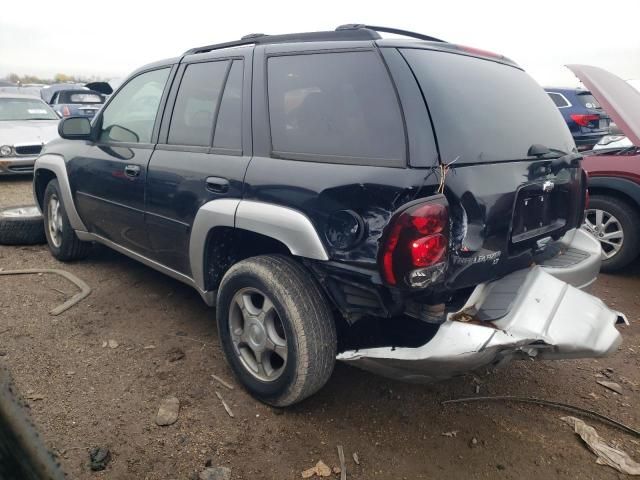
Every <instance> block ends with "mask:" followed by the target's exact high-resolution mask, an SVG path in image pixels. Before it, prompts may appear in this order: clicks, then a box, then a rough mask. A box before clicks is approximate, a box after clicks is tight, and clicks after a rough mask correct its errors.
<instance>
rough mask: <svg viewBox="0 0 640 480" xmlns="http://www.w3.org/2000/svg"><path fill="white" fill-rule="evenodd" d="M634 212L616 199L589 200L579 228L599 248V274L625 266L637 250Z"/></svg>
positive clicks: (596, 197) (599, 197) (639, 245)
mask: <svg viewBox="0 0 640 480" xmlns="http://www.w3.org/2000/svg"><path fill="white" fill-rule="evenodd" d="M639 222H640V217H639V215H638V212H637V211H636V210H635V209H634V208H633V207H632V206H631V205H629V204H627V203H626V202H624V201H622V200H619V199H618V198H614V197H610V196H605V195H594V196H592V197H591V198H590V200H589V208H588V209H587V211H586V215H585V222H584V225H583V228H584V229H585V230H586V231H588V232H589V233H591V234H592V235H593V236H594V237H596V239H597V240H598V241H599V242H600V245H601V246H602V271H603V272H614V271H617V270H620V269H622V268H624V267H626V266H627V265H628V264H629V263H631V262H632V261H633V260H634V259H635V258H636V257H637V256H638V253H639V250H640V238H639V237H638V228H639Z"/></svg>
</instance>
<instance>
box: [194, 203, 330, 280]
mask: <svg viewBox="0 0 640 480" xmlns="http://www.w3.org/2000/svg"><path fill="white" fill-rule="evenodd" d="M216 227H235V228H239V229H242V230H247V231H250V232H255V233H259V234H261V235H264V236H266V237H270V238H273V239H274V240H277V241H279V242H281V243H282V244H284V245H285V246H286V247H287V248H288V249H289V251H290V252H291V254H292V255H295V256H298V257H304V258H309V259H313V260H323V261H326V260H329V256H328V255H327V251H326V249H325V246H324V244H323V243H322V241H321V240H320V236H319V235H318V232H317V231H316V229H315V227H314V226H313V224H312V223H311V220H309V218H308V217H307V216H306V215H304V214H303V213H301V212H299V211H297V210H293V209H291V208H287V207H283V206H280V205H274V204H271V203H265V202H255V201H249V200H240V199H228V198H222V199H218V200H212V201H210V202H207V203H206V204H204V205H203V206H202V207H200V209H199V210H198V213H197V214H196V218H195V220H194V224H193V229H192V231H191V238H190V240H189V259H190V264H191V272H192V275H193V280H194V282H195V284H196V285H197V286H198V288H199V289H201V290H205V287H206V283H205V250H206V246H207V238H208V236H209V232H211V230H213V229H214V228H216Z"/></svg>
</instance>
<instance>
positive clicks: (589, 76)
mask: <svg viewBox="0 0 640 480" xmlns="http://www.w3.org/2000/svg"><path fill="white" fill-rule="evenodd" d="M568 68H569V69H570V70H571V71H572V72H573V73H574V74H575V75H576V76H577V77H578V78H579V79H580V80H581V81H582V83H584V85H585V86H586V87H587V88H588V89H589V90H590V91H591V93H592V95H593V96H594V97H595V98H596V99H597V100H598V102H599V103H600V105H602V107H603V108H604V110H605V111H606V112H607V113H608V114H609V116H610V117H611V118H612V119H613V120H614V121H615V123H616V125H617V126H618V128H619V129H620V130H622V132H623V133H624V134H625V135H626V136H627V138H628V139H629V140H631V143H632V144H633V145H632V146H630V147H629V146H627V147H618V148H612V149H602V150H595V151H592V152H587V153H585V154H584V160H583V161H582V167H583V168H584V170H585V171H586V172H587V173H588V174H589V193H590V201H589V207H588V209H587V212H586V219H585V225H584V228H585V229H586V230H588V231H589V232H591V233H592V234H593V235H594V236H595V237H596V238H597V239H598V240H599V241H600V244H601V245H602V271H604V272H613V271H617V270H620V269H621V268H624V267H625V266H627V265H629V264H630V263H631V262H632V261H633V260H635V259H636V257H638V254H639V253H640V92H638V90H636V89H635V88H633V87H632V86H631V85H629V83H627V82H626V81H624V80H622V79H621V78H619V77H617V76H615V75H613V74H612V73H610V72H607V71H606V70H603V69H601V68H597V67H590V66H586V65H568Z"/></svg>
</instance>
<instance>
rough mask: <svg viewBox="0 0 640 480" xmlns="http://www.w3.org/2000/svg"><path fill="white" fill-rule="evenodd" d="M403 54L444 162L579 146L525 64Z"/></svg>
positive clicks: (497, 158)
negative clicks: (524, 68) (536, 146)
mask: <svg viewBox="0 0 640 480" xmlns="http://www.w3.org/2000/svg"><path fill="white" fill-rule="evenodd" d="M402 54H403V55H404V57H405V58H406V59H407V61H408V62H409V65H410V66H411V68H412V69H413V71H414V73H415V75H416V77H417V79H418V82H419V83H420V87H421V88H422V91H423V93H424V96H425V99H426V101H427V105H428V106H429V111H430V113H431V117H432V120H433V125H434V127H435V132H436V136H437V139H438V145H439V148H440V155H441V158H442V161H443V162H445V163H449V162H452V161H453V160H456V159H457V162H458V163H488V162H501V161H508V160H521V159H527V158H530V157H529V156H528V151H529V148H530V147H531V145H534V144H542V145H545V146H547V147H549V148H550V149H557V150H561V151H563V152H570V151H571V150H573V148H574V142H573V138H572V137H571V134H570V132H569V129H568V128H567V126H566V124H565V122H564V120H563V118H562V115H561V114H560V112H559V111H558V109H557V108H556V106H555V105H554V103H553V102H552V101H551V99H550V98H549V97H548V96H547V94H546V93H545V91H544V90H543V89H542V88H541V87H540V86H539V85H538V84H537V83H536V82H535V81H534V80H533V79H532V78H531V77H530V76H529V75H527V74H526V73H525V72H523V71H522V70H520V69H519V68H516V67H512V66H509V65H505V64H502V63H499V62H496V61H491V60H484V59H480V58H477V57H471V56H467V55H460V54H452V53H445V52H437V51H432V50H421V49H402Z"/></svg>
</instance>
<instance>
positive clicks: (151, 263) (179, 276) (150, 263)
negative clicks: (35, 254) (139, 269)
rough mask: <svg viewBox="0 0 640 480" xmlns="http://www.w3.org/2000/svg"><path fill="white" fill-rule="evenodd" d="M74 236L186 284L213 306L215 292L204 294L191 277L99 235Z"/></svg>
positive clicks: (87, 233) (83, 233) (81, 234)
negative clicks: (113, 251)
mask: <svg viewBox="0 0 640 480" xmlns="http://www.w3.org/2000/svg"><path fill="white" fill-rule="evenodd" d="M76 235H78V238H79V239H80V240H82V241H85V242H97V243H101V244H103V245H105V246H107V247H109V248H112V249H113V250H115V251H116V252H120V253H122V254H123V255H126V256H127V257H130V258H133V259H134V260H137V261H139V262H140V263H143V264H144V265H146V266H147V267H151V268H153V269H154V270H157V271H159V272H161V273H164V274H165V275H168V276H170V277H171V278H174V279H176V280H178V281H180V282H182V283H186V284H187V285H189V286H191V287H193V288H195V289H196V290H197V291H198V293H199V294H200V296H201V297H202V299H203V300H204V301H205V303H206V304H207V305H209V306H213V305H215V301H216V292H215V291H214V292H205V291H204V290H202V289H201V288H199V287H198V285H196V283H195V282H194V281H193V279H192V278H191V277H189V276H187V275H185V274H183V273H180V272H177V271H175V270H173V269H171V268H169V267H166V266H164V265H162V264H161V263H158V262H156V261H155V260H151V259H150V258H147V257H145V256H144V255H140V254H139V253H136V252H134V251H133V250H129V249H128V248H125V247H123V246H121V245H118V244H117V243H114V242H112V241H111V240H108V239H106V238H104V237H101V236H100V235H96V234H95V233H89V232H79V231H76Z"/></svg>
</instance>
